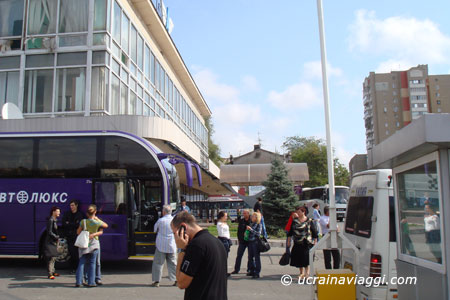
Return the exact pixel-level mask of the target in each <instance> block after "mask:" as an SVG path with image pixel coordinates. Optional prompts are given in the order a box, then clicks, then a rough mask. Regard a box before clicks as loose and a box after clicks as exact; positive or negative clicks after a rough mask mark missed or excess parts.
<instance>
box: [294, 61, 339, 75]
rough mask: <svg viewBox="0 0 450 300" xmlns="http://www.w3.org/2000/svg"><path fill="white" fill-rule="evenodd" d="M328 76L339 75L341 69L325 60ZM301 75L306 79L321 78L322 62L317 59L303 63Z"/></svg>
mask: <svg viewBox="0 0 450 300" xmlns="http://www.w3.org/2000/svg"><path fill="white" fill-rule="evenodd" d="M327 74H328V77H331V76H335V77H341V76H342V70H341V69H339V68H334V67H332V66H331V64H330V63H328V62H327ZM303 77H304V78H306V79H322V63H321V62H320V61H319V60H316V61H309V62H306V63H305V64H304V65H303Z"/></svg>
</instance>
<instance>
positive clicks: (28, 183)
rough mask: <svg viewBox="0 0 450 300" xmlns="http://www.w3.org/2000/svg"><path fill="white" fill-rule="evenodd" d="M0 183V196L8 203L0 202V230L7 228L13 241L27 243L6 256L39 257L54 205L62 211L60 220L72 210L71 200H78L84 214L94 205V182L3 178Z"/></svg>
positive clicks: (84, 180) (18, 245)
mask: <svg viewBox="0 0 450 300" xmlns="http://www.w3.org/2000/svg"><path fill="white" fill-rule="evenodd" d="M0 182H1V184H0V193H7V195H8V198H7V199H6V202H3V203H0V207H1V209H0V220H1V221H0V222H1V223H0V224H1V226H0V228H1V229H3V228H4V225H6V226H7V228H11V229H8V230H11V233H13V234H14V235H15V237H14V239H13V240H12V241H13V242H19V241H20V243H25V244H17V247H19V248H22V250H17V251H14V253H4V254H38V253H39V242H40V241H41V238H42V236H43V234H44V233H45V230H46V226H47V220H48V217H49V216H50V210H51V207H52V206H57V207H59V208H60V209H61V217H60V220H61V218H62V215H63V214H64V212H66V211H68V210H69V202H70V200H72V199H77V200H79V201H80V209H81V211H86V209H87V206H88V205H89V204H90V203H92V183H91V181H90V180H87V179H59V178H58V179H2V180H1V181H0ZM10 195H12V197H10ZM0 197H1V194H0ZM10 200H11V202H10ZM3 224H4V225H3ZM1 229H0V230H1ZM8 239H9V237H8ZM8 242H9V240H8ZM0 244H1V242H0ZM26 245H30V247H32V248H33V251H30V250H29V249H27V247H26ZM31 245H32V246H31ZM0 247H1V246H0Z"/></svg>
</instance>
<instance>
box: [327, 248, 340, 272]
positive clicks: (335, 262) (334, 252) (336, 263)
mask: <svg viewBox="0 0 450 300" xmlns="http://www.w3.org/2000/svg"><path fill="white" fill-rule="evenodd" d="M331 255H333V269H339V265H340V263H341V256H340V254H339V250H337V249H333V250H323V258H324V260H325V269H331Z"/></svg>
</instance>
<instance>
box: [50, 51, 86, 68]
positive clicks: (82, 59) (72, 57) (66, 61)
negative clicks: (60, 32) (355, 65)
mask: <svg viewBox="0 0 450 300" xmlns="http://www.w3.org/2000/svg"><path fill="white" fill-rule="evenodd" d="M86 58H87V53H86V52H75V53H62V54H58V64H57V65H58V66H77V65H85V64H86Z"/></svg>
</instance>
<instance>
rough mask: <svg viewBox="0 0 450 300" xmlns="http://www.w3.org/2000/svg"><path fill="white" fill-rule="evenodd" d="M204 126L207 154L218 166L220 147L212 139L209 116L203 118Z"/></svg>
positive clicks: (220, 159) (211, 126)
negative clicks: (206, 130) (206, 131)
mask: <svg viewBox="0 0 450 300" xmlns="http://www.w3.org/2000/svg"><path fill="white" fill-rule="evenodd" d="M205 126H206V129H208V156H209V159H210V160H212V161H213V162H214V163H215V164H216V165H217V166H220V164H221V162H222V158H221V157H220V147H219V145H217V144H215V143H214V142H213V140H212V135H213V134H214V125H213V123H212V122H211V117H207V118H205Z"/></svg>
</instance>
